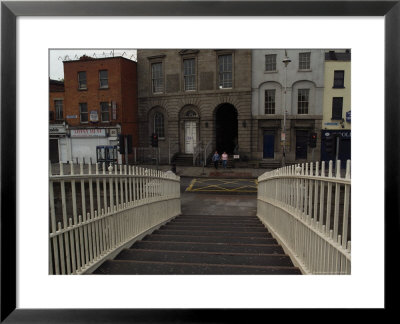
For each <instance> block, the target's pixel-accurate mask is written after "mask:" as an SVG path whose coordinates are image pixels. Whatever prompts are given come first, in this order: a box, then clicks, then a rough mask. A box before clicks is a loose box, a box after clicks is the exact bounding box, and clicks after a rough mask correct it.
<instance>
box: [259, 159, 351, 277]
mask: <svg viewBox="0 0 400 324" xmlns="http://www.w3.org/2000/svg"><path fill="white" fill-rule="evenodd" d="M314 166H315V169H314ZM341 171H343V172H345V173H344V175H342V174H341ZM350 178H351V177H350V160H349V161H347V165H346V170H345V171H344V170H340V161H336V172H335V175H333V168H332V161H330V162H329V168H328V174H326V172H325V162H322V163H321V169H320V164H319V162H316V164H315V165H313V163H310V165H309V164H308V163H306V164H302V165H297V166H288V167H284V168H280V169H276V170H274V171H271V172H266V173H264V174H263V175H261V176H260V177H259V178H258V202H257V204H258V206H257V215H258V217H259V218H260V219H261V221H262V222H263V223H264V224H265V225H266V226H267V227H268V228H269V229H270V230H271V232H272V233H273V235H274V236H275V237H276V238H277V240H278V241H280V242H281V243H282V245H283V246H284V247H285V248H286V250H287V253H288V254H289V255H290V256H291V257H292V259H293V260H294V262H295V263H296V264H297V265H298V266H299V267H300V269H301V270H302V272H303V273H305V274H350V273H351V250H350V248H351V246H350V241H351V231H350V225H351V222H350V220H351V214H350V211H351V208H350V202H351V200H350V193H351V179H350Z"/></svg>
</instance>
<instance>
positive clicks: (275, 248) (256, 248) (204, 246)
mask: <svg viewBox="0 0 400 324" xmlns="http://www.w3.org/2000/svg"><path fill="white" fill-rule="evenodd" d="M131 249H155V250H161V249H162V250H167V251H198V252H221V253H229V252H236V253H263V254H283V253H284V252H283V248H282V247H281V246H280V245H278V244H276V243H275V244H239V243H218V244H215V243H204V242H197V243H190V242H165V241H140V242H136V243H135V244H133V245H132V246H131Z"/></svg>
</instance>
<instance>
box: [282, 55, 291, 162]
mask: <svg viewBox="0 0 400 324" xmlns="http://www.w3.org/2000/svg"><path fill="white" fill-rule="evenodd" d="M282 62H283V64H285V92H284V97H283V99H284V101H285V104H284V109H285V110H284V111H283V133H282V134H283V155H282V166H285V164H286V90H287V66H288V64H289V63H290V62H291V60H290V59H289V57H288V56H287V52H286V50H285V58H284V59H283V61H282Z"/></svg>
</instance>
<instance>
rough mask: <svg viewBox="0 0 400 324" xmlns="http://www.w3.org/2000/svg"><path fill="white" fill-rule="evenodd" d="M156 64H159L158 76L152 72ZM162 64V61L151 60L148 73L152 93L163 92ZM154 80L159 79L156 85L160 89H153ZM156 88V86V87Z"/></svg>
mask: <svg viewBox="0 0 400 324" xmlns="http://www.w3.org/2000/svg"><path fill="white" fill-rule="evenodd" d="M156 65H160V66H161V68H160V76H159V77H158V78H155V77H154V73H153V67H154V66H156ZM163 69H164V65H163V62H162V61H156V62H151V64H150V75H151V91H152V93H153V94H159V93H164V91H165V89H164V86H165V85H164V83H165V82H164V70H163ZM155 80H159V82H160V85H158V87H159V88H160V89H161V91H155V85H154V81H155ZM157 89H158V88H157Z"/></svg>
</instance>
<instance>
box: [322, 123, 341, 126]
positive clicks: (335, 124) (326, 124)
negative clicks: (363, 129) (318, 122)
mask: <svg viewBox="0 0 400 324" xmlns="http://www.w3.org/2000/svg"><path fill="white" fill-rule="evenodd" d="M324 125H325V126H337V125H339V123H337V122H336V123H324Z"/></svg>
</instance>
